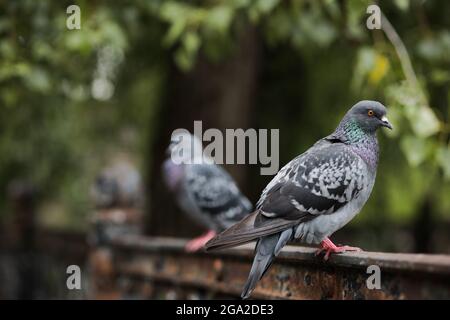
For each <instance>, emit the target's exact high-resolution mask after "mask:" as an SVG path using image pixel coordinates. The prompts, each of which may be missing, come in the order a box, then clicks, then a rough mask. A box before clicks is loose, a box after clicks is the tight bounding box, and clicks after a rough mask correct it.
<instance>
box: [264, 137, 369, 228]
mask: <svg viewBox="0 0 450 320" xmlns="http://www.w3.org/2000/svg"><path fill="white" fill-rule="evenodd" d="M365 168H366V167H365V164H364V162H363V160H362V159H361V158H360V157H359V156H358V155H356V154H355V153H354V152H352V151H351V150H350V149H349V147H348V146H347V145H345V144H342V143H336V144H329V145H327V146H321V147H320V148H314V147H313V148H312V149H310V151H308V152H306V153H304V154H303V155H301V156H299V157H297V158H296V159H294V160H293V161H292V162H291V163H290V164H288V166H286V169H284V168H283V169H284V170H285V172H284V173H283V175H282V176H280V177H278V178H277V179H274V181H272V182H271V183H272V186H271V187H270V189H268V190H266V191H265V192H264V193H263V196H262V200H261V201H260V202H259V203H258V208H259V209H261V214H262V215H264V216H265V217H268V218H274V217H276V218H284V219H288V220H297V219H302V218H305V217H307V218H314V216H316V215H320V214H332V213H334V212H336V211H337V210H339V209H340V208H341V207H342V206H344V205H346V204H347V203H348V202H350V201H351V200H352V199H354V198H355V197H357V196H358V195H359V193H360V192H361V190H362V189H363V185H364V176H365Z"/></svg>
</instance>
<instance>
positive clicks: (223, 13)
mask: <svg viewBox="0 0 450 320" xmlns="http://www.w3.org/2000/svg"><path fill="white" fill-rule="evenodd" d="M232 18H233V9H232V8H230V7H228V6H225V5H221V6H217V7H214V8H213V9H211V10H209V11H208V14H207V16H206V19H205V27H206V28H208V29H210V30H214V31H216V32H220V33H225V32H227V31H228V29H229V27H230V24H231V20H232Z"/></svg>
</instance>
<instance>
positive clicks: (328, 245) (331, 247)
mask: <svg viewBox="0 0 450 320" xmlns="http://www.w3.org/2000/svg"><path fill="white" fill-rule="evenodd" d="M320 246H321V248H320V249H319V250H317V251H316V256H317V255H319V254H321V253H322V252H324V251H325V257H324V258H323V259H324V260H325V261H327V260H328V258H329V257H330V254H332V253H342V252H346V251H361V249H360V248H357V247H350V246H341V247H339V246H336V245H335V244H334V243H333V242H332V241H331V240H330V239H329V238H325V239H324V240H323V241H322V242H321V243H320Z"/></svg>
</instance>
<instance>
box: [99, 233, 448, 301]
mask: <svg viewBox="0 0 450 320" xmlns="http://www.w3.org/2000/svg"><path fill="white" fill-rule="evenodd" d="M184 245H185V241H184V240H180V239H173V238H149V237H143V236H121V237H119V238H116V239H115V240H113V241H112V242H111V244H110V247H109V250H110V253H111V254H110V257H111V260H110V267H111V268H109V269H108V270H111V269H113V271H112V273H113V274H114V276H112V275H111V274H112V273H111V272H110V274H109V279H110V281H115V285H114V286H113V287H114V288H115V290H116V294H114V295H112V296H113V297H134V298H136V297H138V298H160V299H165V298H188V299H189V298H201V299H208V298H213V299H216V298H238V297H239V295H240V292H241V289H242V287H243V284H244V282H245V280H246V278H247V275H248V271H249V269H250V266H251V262H252V259H253V244H249V245H245V246H241V247H239V248H233V249H227V250H223V251H219V252H212V253H205V252H198V253H194V254H192V253H186V252H185V251H184ZM314 252H315V248H307V247H298V246H286V247H285V248H284V249H283V251H282V252H281V253H280V255H279V256H278V257H277V258H276V259H275V261H274V263H273V265H272V266H271V268H270V270H269V271H268V272H267V274H266V275H265V276H264V278H263V279H262V280H261V281H260V283H259V284H258V286H257V288H256V290H255V291H254V293H253V294H252V298H258V299H450V256H448V255H422V254H397V253H377V252H357V253H345V254H339V255H333V256H332V257H331V258H330V259H329V260H328V261H327V262H324V261H323V260H322V259H321V258H320V257H316V256H315V255H314ZM373 265H375V266H378V267H379V271H380V273H379V276H380V283H379V284H380V288H379V289H377V288H374V289H369V287H370V286H369V287H368V285H367V281H368V278H369V277H370V276H371V275H372V272H369V273H368V270H367V268H368V267H369V266H373ZM99 276H100V277H101V273H100V274H97V277H99ZM108 287H109V288H111V286H108ZM372 287H373V286H372ZM99 297H101V295H100V296H99Z"/></svg>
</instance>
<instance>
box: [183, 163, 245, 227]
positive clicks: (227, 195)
mask: <svg viewBox="0 0 450 320" xmlns="http://www.w3.org/2000/svg"><path fill="white" fill-rule="evenodd" d="M186 178H187V181H186V182H187V186H188V187H189V192H190V193H191V196H192V198H193V200H194V201H195V204H196V205H197V207H198V208H199V210H200V211H201V213H203V214H205V215H207V216H208V217H209V218H210V219H211V220H212V221H213V222H214V223H215V224H216V225H217V227H218V228H219V229H225V228H227V227H229V226H231V225H232V224H234V223H236V222H238V221H240V220H241V219H242V218H244V217H245V216H246V215H247V214H248V213H249V212H250V211H251V210H252V205H251V203H250V201H249V200H248V199H247V198H246V197H245V196H244V195H242V193H241V192H240V190H239V188H238V187H237V186H236V184H235V182H234V180H233V179H232V178H231V176H230V175H229V174H228V173H227V172H226V171H225V170H224V169H222V168H221V167H219V166H217V165H214V164H200V165H195V164H193V165H189V168H188V169H187V176H186Z"/></svg>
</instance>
